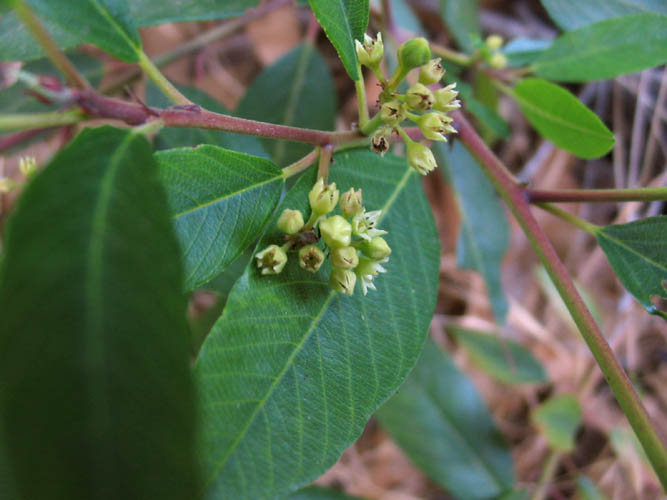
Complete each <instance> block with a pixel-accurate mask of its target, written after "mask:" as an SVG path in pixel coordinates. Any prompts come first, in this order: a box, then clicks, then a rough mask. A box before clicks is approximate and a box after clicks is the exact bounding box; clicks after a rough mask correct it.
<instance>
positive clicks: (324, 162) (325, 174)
mask: <svg viewBox="0 0 667 500" xmlns="http://www.w3.org/2000/svg"><path fill="white" fill-rule="evenodd" d="M332 154H333V146H332V145H331V144H327V145H326V146H324V147H323V148H321V149H320V164H319V165H318V167H317V178H318V179H319V178H320V177H321V178H322V179H324V182H325V183H326V182H327V179H328V178H329V165H331V155H332Z"/></svg>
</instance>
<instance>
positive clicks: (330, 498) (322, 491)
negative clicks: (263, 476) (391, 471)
mask: <svg viewBox="0 0 667 500" xmlns="http://www.w3.org/2000/svg"><path fill="white" fill-rule="evenodd" d="M287 500H363V499H362V498H359V497H351V496H348V495H345V494H343V493H340V492H338V491H334V490H330V489H327V488H318V487H316V486H311V487H309V488H304V489H303V490H300V491H297V492H296V493H295V494H293V495H291V496H289V497H288V499H287Z"/></svg>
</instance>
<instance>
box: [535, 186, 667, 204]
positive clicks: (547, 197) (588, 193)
mask: <svg viewBox="0 0 667 500" xmlns="http://www.w3.org/2000/svg"><path fill="white" fill-rule="evenodd" d="M525 194H526V198H527V199H528V202H529V203H545V202H560V203H571V202H591V203H600V202H616V201H667V187H658V188H635V189H553V190H543V189H526V190H525Z"/></svg>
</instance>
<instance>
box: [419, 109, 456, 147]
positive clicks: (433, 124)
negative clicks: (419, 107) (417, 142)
mask: <svg viewBox="0 0 667 500" xmlns="http://www.w3.org/2000/svg"><path fill="white" fill-rule="evenodd" d="M452 120H453V119H452V118H451V117H449V116H447V115H444V114H442V113H438V112H435V113H428V114H426V115H421V116H420V117H419V121H418V122H417V125H419V130H421V132H422V134H424V137H426V138H427V139H429V140H431V141H443V142H446V141H447V138H446V137H445V134H453V133H456V129H455V128H454V127H452V126H451V125H450V123H452Z"/></svg>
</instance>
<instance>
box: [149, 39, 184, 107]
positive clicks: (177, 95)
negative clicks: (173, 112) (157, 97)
mask: <svg viewBox="0 0 667 500" xmlns="http://www.w3.org/2000/svg"><path fill="white" fill-rule="evenodd" d="M138 64H139V66H140V67H141V69H143V70H144V72H145V73H146V75H147V76H148V78H150V79H151V80H152V81H153V83H154V84H155V85H157V87H158V88H159V89H160V90H161V91H162V93H163V94H164V95H166V96H167V97H168V98H169V99H171V101H172V102H174V103H175V104H180V105H187V104H192V101H191V100H190V99H188V98H187V97H185V96H184V95H183V94H181V92H180V91H179V90H178V89H177V88H176V87H174V86H173V85H172V83H171V82H170V81H169V80H167V78H166V77H165V76H164V75H163V74H162V73H161V72H160V70H159V69H158V68H157V66H155V64H153V61H151V60H150V59H149V58H148V56H147V55H146V53H145V52H143V51H141V52H140V53H139V61H138Z"/></svg>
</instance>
